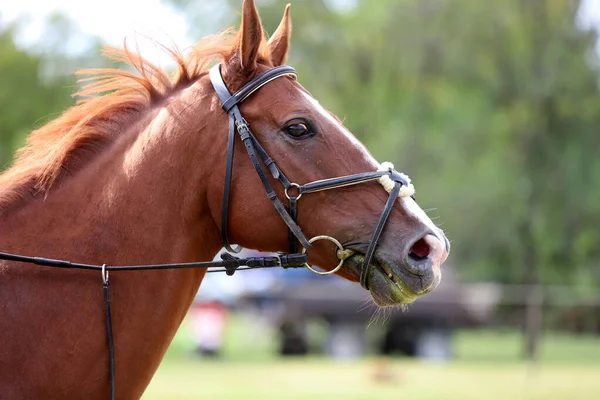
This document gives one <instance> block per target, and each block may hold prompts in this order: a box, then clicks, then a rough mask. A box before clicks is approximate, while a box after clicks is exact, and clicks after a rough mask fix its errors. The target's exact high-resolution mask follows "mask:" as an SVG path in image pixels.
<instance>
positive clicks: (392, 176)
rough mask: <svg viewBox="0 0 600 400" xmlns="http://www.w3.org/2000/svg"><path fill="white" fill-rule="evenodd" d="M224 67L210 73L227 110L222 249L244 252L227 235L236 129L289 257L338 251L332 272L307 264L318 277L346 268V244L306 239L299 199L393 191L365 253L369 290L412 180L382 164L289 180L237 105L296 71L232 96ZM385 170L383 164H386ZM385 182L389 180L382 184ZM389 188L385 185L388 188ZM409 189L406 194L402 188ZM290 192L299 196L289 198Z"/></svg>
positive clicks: (263, 77) (260, 80)
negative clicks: (284, 233)
mask: <svg viewBox="0 0 600 400" xmlns="http://www.w3.org/2000/svg"><path fill="white" fill-rule="evenodd" d="M220 67H221V64H218V65H215V66H214V67H213V68H211V70H210V73H209V75H210V81H211V82H212V85H213V87H214V88H215V91H216V92H217V95H218V96H219V99H220V100H221V103H222V108H223V110H224V111H225V112H226V113H227V114H228V115H229V136H228V144H227V161H226V167H225V185H224V190H223V206H222V211H221V240H222V243H223V246H224V247H225V248H226V249H227V250H228V251H230V252H233V253H237V252H239V251H240V247H236V248H233V247H232V246H231V244H230V243H229V239H228V235H227V226H228V215H229V195H230V192H231V177H232V172H233V154H234V145H235V131H236V130H237V132H238V134H239V137H240V139H241V140H242V143H243V144H244V146H245V148H246V151H247V152H248V156H249V157H250V160H251V161H252V164H253V165H254V169H255V170H256V173H257V174H258V177H259V178H260V181H261V182H262V184H263V186H264V188H265V191H266V193H267V197H268V198H269V200H271V202H272V203H273V206H274V207H275V210H276V211H277V212H278V213H279V215H280V216H281V218H282V219H283V221H284V222H285V223H286V225H287V226H288V231H289V233H288V236H289V253H290V254H295V253H297V252H298V246H297V242H300V244H301V245H302V247H303V250H302V253H303V254H304V253H305V252H306V250H307V249H309V248H310V247H311V244H312V243H313V242H315V241H316V240H320V239H326V240H330V241H332V242H333V243H334V244H335V245H336V246H337V247H338V258H339V259H340V262H339V263H338V265H337V266H336V267H335V268H334V269H332V270H330V271H318V270H315V269H314V268H313V267H311V266H310V265H309V264H308V263H305V267H306V268H308V269H309V270H310V271H312V272H314V273H316V274H319V275H328V274H332V273H334V272H337V271H338V270H339V269H340V268H341V267H342V264H343V263H344V257H343V256H340V255H341V254H343V253H344V248H343V246H342V244H341V243H340V242H339V241H338V240H336V239H335V238H333V237H331V236H327V235H320V236H315V237H313V238H311V239H310V240H308V239H307V238H306V236H305V235H304V233H303V232H302V229H301V228H300V227H299V226H298V223H297V219H298V215H297V214H298V200H300V197H302V195H304V194H308V193H314V192H319V191H323V190H329V189H336V188H340V187H344V186H350V185H357V184H359V183H364V182H369V181H373V180H380V181H381V182H382V184H383V185H384V187H385V188H386V190H388V191H389V192H390V195H389V197H388V200H387V202H386V204H385V207H384V208H383V212H382V213H381V216H380V217H379V222H378V223H377V227H376V228H375V231H374V232H373V235H372V236H371V241H370V243H369V247H368V248H367V252H366V254H365V257H364V262H363V266H362V268H361V271H360V284H361V286H362V287H363V288H365V289H367V290H368V289H369V272H370V271H369V270H370V265H371V260H372V259H373V255H374V254H375V249H376V247H377V242H378V241H379V237H380V236H381V232H382V231H383V228H384V226H385V223H386V222H387V220H388V217H389V215H390V213H391V211H392V207H393V205H394V202H395V200H396V197H405V196H411V197H412V196H414V189H413V187H412V185H411V184H410V180H409V179H408V177H407V176H406V175H404V174H401V173H399V172H397V171H395V170H394V169H393V166H392V165H391V164H390V163H384V164H386V165H384V168H383V170H380V171H375V172H365V173H360V174H355V175H347V176H342V177H338V178H330V179H323V180H318V181H314V182H310V183H307V184H304V185H299V184H297V183H293V182H292V181H290V180H289V179H288V178H287V177H286V176H285V174H284V173H283V172H282V171H281V170H280V169H279V167H278V166H277V164H276V163H275V161H274V160H273V159H272V158H271V157H270V156H269V154H268V153H267V152H266V151H265V149H264V148H263V147H262V146H261V145H260V143H259V142H258V140H256V137H255V136H254V135H253V134H252V131H251V130H250V126H249V124H248V122H247V121H246V120H245V119H244V117H243V116H242V113H241V111H240V109H239V107H238V105H239V104H240V103H241V102H243V101H244V100H246V99H247V98H248V97H249V96H251V95H252V93H254V92H256V91H257V90H258V89H260V88H261V87H263V86H264V85H266V84H268V83H269V82H271V81H273V80H275V79H277V78H280V77H284V76H288V77H292V78H294V79H295V78H296V70H295V69H294V68H292V67H290V66H287V65H283V66H278V67H274V68H272V69H270V70H268V71H266V72H263V73H262V74H260V75H258V76H257V77H256V78H254V79H252V80H251V81H250V82H248V83H246V84H245V85H244V86H243V87H242V88H241V89H240V90H238V91H237V92H235V93H234V94H233V95H232V94H231V93H230V92H229V89H228V88H227V85H226V84H225V82H224V81H223V77H222V75H221V68H220ZM263 165H264V166H266V167H267V168H268V169H269V171H270V172H271V175H272V177H273V178H274V179H276V180H278V181H279V182H280V183H281V184H282V185H283V188H284V193H285V196H286V197H287V199H288V208H287V209H286V208H285V206H284V205H283V203H282V202H281V200H280V199H279V197H277V193H276V192H275V190H274V189H273V186H272V185H271V182H270V181H269V178H268V177H267V173H266V172H265V170H264V168H263ZM382 165H383V164H382ZM386 178H387V181H384V179H386ZM386 185H387V186H386ZM403 188H404V189H405V190H404V191H402V189H403ZM292 189H295V190H294V191H295V192H296V194H291V193H290V192H291V191H292Z"/></svg>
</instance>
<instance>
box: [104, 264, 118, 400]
mask: <svg viewBox="0 0 600 400" xmlns="http://www.w3.org/2000/svg"><path fill="white" fill-rule="evenodd" d="M102 291H103V292H104V313H105V316H106V339H107V341H108V370H109V374H110V400H115V345H114V343H113V334H112V322H111V317H110V288H109V286H108V271H107V270H106V264H103V265H102Z"/></svg>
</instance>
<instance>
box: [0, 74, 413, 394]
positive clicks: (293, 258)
mask: <svg viewBox="0 0 600 400" xmlns="http://www.w3.org/2000/svg"><path fill="white" fill-rule="evenodd" d="M209 75H210V80H211V82H212V85H213V87H214V89H215V91H216V93H217V95H218V97H219V99H220V100H221V102H222V107H223V110H224V111H225V112H226V113H227V114H228V115H229V134H228V145H227V161H226V169H225V183H224V189H223V203H222V214H221V241H222V244H223V246H224V247H225V248H226V249H227V250H228V251H229V252H231V253H239V252H240V251H241V247H239V246H236V247H232V246H231V245H230V243H229V239H228V234H227V226H228V216H229V197H230V193H231V178H232V174H233V154H234V145H235V132H236V131H237V133H238V134H239V136H240V139H241V140H242V143H243V144H244V146H245V148H246V151H247V152H248V156H249V157H250V160H251V161H252V164H253V165H254V168H255V170H256V173H257V174H258V176H259V178H260V180H261V182H262V184H263V186H264V188H265V191H266V194H267V197H268V198H269V199H270V200H271V202H272V203H273V207H274V208H275V210H276V211H277V212H278V213H279V215H280V216H281V217H282V219H283V221H284V222H285V223H286V225H287V226H288V231H289V234H288V235H289V254H278V255H276V256H268V257H250V258H238V257H235V256H233V255H231V254H227V253H224V254H221V261H206V262H189V263H175V264H148V265H120V266H117V265H107V264H102V265H96V264H82V263H74V262H70V261H65V260H56V259H51V258H43V257H29V256H23V255H18V254H11V253H3V252H0V260H7V261H15V262H21V263H28V264H35V265H40V266H45V267H53V268H66V269H81V270H92V271H99V272H100V273H101V275H102V289H103V295H104V306H105V307H104V308H105V319H106V333H107V345H108V359H109V375H110V399H111V400H114V398H115V356H114V343H113V335H112V322H111V311H110V287H109V279H108V276H109V271H141V270H162V269H185V268H206V269H208V268H215V267H216V268H218V269H211V270H207V272H225V273H226V274H227V275H233V274H234V273H235V272H236V271H238V270H247V269H256V268H273V267H282V268H301V267H306V268H308V269H309V270H310V271H312V272H314V273H316V274H318V275H330V274H333V273H335V272H337V271H338V270H339V269H340V268H341V267H342V264H343V263H344V260H345V259H346V258H348V257H349V256H351V255H352V254H353V253H354V252H353V251H352V250H346V249H344V247H343V245H342V244H341V243H340V242H339V241H338V240H337V239H335V238H333V237H331V236H327V235H320V236H315V237H313V238H311V239H307V237H306V236H305V235H304V233H303V232H302V229H301V228H300V226H298V223H297V219H298V211H297V210H298V200H300V198H301V197H302V196H303V195H304V194H309V193H315V192H319V191H322V190H330V189H336V188H341V187H344V186H350V185H357V184H360V183H365V182H370V181H375V180H377V181H378V182H379V183H381V184H382V185H383V187H384V188H385V189H386V191H388V192H389V193H390V195H389V197H388V200H387V202H386V204H385V206H384V208H383V211H382V213H381V216H380V218H379V222H378V224H377V226H376V228H375V231H374V232H373V235H372V236H371V241H370V243H369V247H368V249H367V252H366V254H365V257H364V262H363V266H362V268H361V272H360V284H361V286H362V287H363V288H365V289H367V290H368V289H369V271H370V268H371V261H372V259H373V256H374V254H375V250H376V247H377V242H378V241H379V237H380V236H381V233H382V232H383V228H384V227H385V223H386V222H387V219H388V217H389V215H390V213H391V211H392V207H393V205H394V203H395V201H396V198H397V197H408V196H410V197H413V198H414V188H413V186H412V184H411V183H410V179H409V178H408V177H407V176H406V175H404V174H402V173H399V172H397V171H395V170H394V167H393V165H392V164H391V163H383V164H381V167H380V170H379V171H373V172H365V173H360V174H354V175H347V176H341V177H337V178H329V179H322V180H317V181H314V182H310V183H307V184H304V185H299V184H297V183H293V182H292V181H290V180H289V179H288V178H287V177H286V176H285V175H284V174H283V172H282V171H281V170H280V169H279V167H278V166H277V164H276V163H275V161H274V160H273V159H272V158H271V157H270V156H269V155H268V153H267V152H266V151H265V150H264V148H263V147H262V146H261V145H260V143H259V142H258V140H256V137H255V136H254V135H253V134H252V132H251V130H250V126H249V124H248V122H247V121H246V120H245V119H244V117H243V116H242V114H241V112H240V109H239V107H238V104H239V103H241V102H242V101H244V100H245V99H247V98H248V97H249V96H251V95H252V94H253V93H254V92H256V91H257V90H258V89H260V88H261V87H263V86H264V85H266V84H267V83H269V82H271V81H273V80H275V79H277V78H280V77H283V76H290V77H292V78H295V77H296V70H295V69H294V68H292V67H289V66H279V67H275V68H272V69H270V70H268V71H266V72H264V73H262V74H260V75H259V76H257V77H256V78H254V79H252V80H251V81H250V82H248V83H247V84H246V85H244V87H242V88H241V89H240V90H238V91H237V92H236V93H234V94H233V95H232V94H231V93H230V92H229V89H228V88H227V85H226V84H225V82H224V81H223V77H222V76H221V71H220V64H218V65H216V66H214V67H213V68H212V69H211V70H210V73H209ZM263 165H264V166H265V167H266V168H267V169H268V170H269V172H270V173H271V176H272V177H273V178H274V179H276V180H278V181H279V182H280V183H281V184H282V185H283V188H284V193H285V197H286V198H287V199H288V207H287V208H286V207H285V206H284V205H283V203H282V202H281V200H280V199H279V198H278V196H277V193H276V192H275V190H274V189H273V186H272V185H271V182H270V181H269V178H268V176H267V173H266V172H265V169H264V167H263ZM292 191H293V192H295V194H292V193H291V192H292ZM317 240H329V241H331V242H333V243H334V244H335V245H336V246H337V249H338V251H337V257H338V259H339V260H340V262H339V264H338V265H337V266H336V267H335V268H334V269H332V270H330V271H318V270H316V269H314V268H313V267H312V266H310V265H309V264H308V255H307V254H306V252H307V250H308V249H310V248H311V244H312V243H313V242H315V241H317ZM298 242H300V244H301V245H302V247H303V249H302V251H301V252H300V253H298Z"/></svg>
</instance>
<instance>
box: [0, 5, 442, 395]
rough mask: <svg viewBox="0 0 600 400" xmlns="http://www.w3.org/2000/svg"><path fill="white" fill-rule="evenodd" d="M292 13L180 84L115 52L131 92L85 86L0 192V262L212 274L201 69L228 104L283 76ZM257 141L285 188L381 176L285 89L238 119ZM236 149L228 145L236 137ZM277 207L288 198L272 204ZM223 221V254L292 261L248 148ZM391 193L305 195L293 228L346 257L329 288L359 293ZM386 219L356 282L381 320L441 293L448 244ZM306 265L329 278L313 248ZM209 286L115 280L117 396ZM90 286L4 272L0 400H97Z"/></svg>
mask: <svg viewBox="0 0 600 400" xmlns="http://www.w3.org/2000/svg"><path fill="white" fill-rule="evenodd" d="M288 10H289V9H288V8H286V11H285V13H284V17H283V19H282V22H281V24H280V25H279V27H278V28H277V30H276V32H275V33H274V34H273V36H272V37H271V38H270V39H269V40H268V41H266V39H264V38H263V27H262V25H261V22H260V19H259V16H258V13H257V11H256V9H255V7H254V4H253V2H252V1H250V0H245V1H244V5H243V12H242V22H241V27H240V30H239V32H238V33H237V34H234V35H228V34H222V35H218V36H216V37H212V38H209V39H206V40H204V41H203V42H201V43H200V44H199V45H197V46H196V47H195V48H193V49H192V51H191V52H190V54H189V55H188V56H186V57H185V58H184V57H183V56H182V55H181V53H180V52H178V51H177V50H170V53H171V55H172V56H173V58H174V60H175V61H176V62H177V64H178V73H177V74H176V75H175V76H174V77H173V78H170V77H169V76H168V75H166V74H165V73H163V72H162V71H161V70H160V69H159V68H157V67H156V66H154V65H152V64H150V63H149V62H147V61H145V60H144V59H142V58H141V56H139V55H138V54H133V53H130V52H129V51H127V49H126V48H125V50H122V51H117V50H111V51H110V53H111V55H112V56H113V57H114V58H117V59H118V60H121V61H127V62H129V63H130V64H131V65H132V66H134V67H135V68H136V69H137V71H138V72H139V74H138V75H135V74H132V73H129V72H126V71H120V70H96V71H87V73H88V74H90V73H91V75H92V76H91V78H90V79H91V81H89V82H91V83H89V82H88V85H87V86H86V87H84V89H83V91H82V93H80V94H82V95H83V97H84V99H83V100H82V101H81V102H80V103H79V104H77V105H75V106H73V107H72V108H70V109H68V110H67V111H66V112H65V113H64V114H63V115H62V116H60V117H59V118H57V119H56V120H54V121H53V122H50V123H49V124H48V125H46V126H44V127H42V128H41V129H39V130H37V131H35V132H33V133H32V134H31V135H30V137H29V139H28V143H27V145H26V146H25V147H24V148H23V149H21V150H20V151H19V153H18V155H17V158H16V161H15V162H14V165H13V166H12V167H11V168H10V169H8V170H7V171H6V172H5V173H4V174H3V175H2V176H1V177H0V221H1V222H0V250H1V251H3V252H12V253H18V254H26V255H32V256H42V257H52V258H56V259H66V260H72V261H79V262H87V263H96V264H97V263H107V264H109V265H110V264H113V265H123V264H130V265H131V264H142V263H145V264H149V263H173V262H189V261H197V260H211V259H212V258H213V257H214V255H215V254H216V253H217V252H218V251H219V249H220V248H221V240H220V233H221V230H222V229H224V228H225V227H222V226H221V219H220V215H221V208H222V197H223V187H224V179H225V178H224V171H225V163H226V153H227V138H228V135H227V132H228V116H227V114H226V113H224V112H223V110H222V108H221V101H220V99H219V97H218V96H217V94H216V92H215V89H214V88H213V86H212V84H211V81H210V78H209V75H208V73H207V69H206V67H207V66H208V65H209V64H211V63H214V62H216V61H218V62H221V73H222V76H223V80H224V82H225V83H226V85H227V86H228V87H229V89H230V90H232V91H234V90H237V89H239V88H240V87H242V86H243V85H244V84H246V83H247V82H248V81H249V80H251V79H252V78H253V77H255V76H257V75H259V74H261V73H263V72H265V71H268V70H270V69H272V68H274V67H276V66H279V65H282V64H283V63H284V62H285V60H286V58H287V53H288V46H289V37H290V30H291V25H290V21H289V12H288ZM240 110H241V112H242V114H243V116H244V118H245V119H246V120H247V121H248V123H249V124H250V126H251V127H252V131H253V133H254V135H255V136H256V139H257V140H258V142H259V143H261V144H262V145H263V147H264V149H265V150H266V151H267V152H268V153H269V154H270V155H271V156H273V157H274V158H275V159H276V161H277V164H278V165H279V167H280V169H281V170H282V171H283V172H284V173H285V174H286V175H287V176H288V177H290V179H293V181H294V182H300V183H305V182H311V181H314V180H318V179H324V178H330V177H339V176H344V175H351V174H357V173H363V172H370V171H376V170H377V169H378V167H379V163H378V162H377V161H375V159H374V158H373V157H372V156H371V155H370V154H369V152H368V151H367V150H366V149H365V148H364V146H363V145H362V144H361V143H360V142H359V141H358V140H356V139H355V138H354V136H352V134H351V133H350V132H348V131H347V130H346V129H345V128H344V127H343V126H342V124H341V122H340V121H339V120H338V119H337V118H336V117H335V116H333V115H331V114H330V113H328V112H327V111H326V110H324V109H323V108H322V107H321V106H320V105H319V103H318V102H317V101H316V100H314V99H313V98H312V97H311V95H310V94H309V93H308V92H307V91H306V90H305V89H304V88H302V86H300V84H299V83H298V82H297V81H296V80H295V79H293V78H291V77H281V78H279V79H276V80H274V81H273V82H270V83H268V84H267V85H265V86H264V87H262V88H261V89H260V90H258V91H256V93H254V94H252V96H250V97H249V98H248V99H247V100H246V101H244V102H243V103H242V104H241V105H240ZM236 140H237V141H238V142H239V138H236ZM275 183H277V182H276V181H274V182H273V186H274V187H276V191H277V195H278V196H279V197H280V198H282V199H283V198H284V195H285V194H284V193H283V190H282V189H281V187H279V186H277V185H275ZM231 188H232V189H231V195H230V201H229V203H230V206H229V213H230V219H229V221H230V222H229V229H228V230H229V235H230V239H231V242H232V243H237V244H240V245H242V246H244V247H247V248H253V249H259V250H263V251H269V252H277V251H284V250H286V249H287V245H288V241H287V226H286V225H285V224H284V223H283V222H282V220H281V218H280V216H279V215H278V214H277V212H275V211H274V209H273V206H272V204H271V201H270V200H269V199H268V198H267V197H266V196H265V195H264V189H263V187H262V185H261V182H260V180H259V179H258V177H257V175H256V172H255V170H254V167H253V165H252V163H251V162H250V159H249V157H248V155H247V154H246V152H245V149H244V148H243V146H242V145H241V143H238V145H237V146H236V147H235V157H234V168H233V179H232V186H231ZM387 199H388V194H387V193H386V191H385V190H383V189H382V188H381V186H380V185H379V184H378V183H377V182H375V181H370V182H367V183H363V184H360V185H355V186H349V187H342V188H339V189H336V190H329V191H323V192H318V193H314V194H310V195H307V196H306V197H305V198H303V200H302V202H301V203H300V204H299V217H298V225H299V226H301V227H302V230H303V232H304V233H305V234H306V235H307V237H313V236H316V235H329V236H331V237H334V238H337V239H338V240H339V241H340V242H342V243H343V244H344V246H348V247H349V248H352V249H353V250H354V251H355V253H354V254H353V255H352V256H351V257H349V258H348V259H347V260H346V262H345V264H344V265H343V267H342V268H341V269H340V270H339V271H337V274H339V275H341V276H343V277H344V278H346V279H349V280H352V281H357V280H358V279H359V275H360V267H361V261H362V260H364V256H363V254H364V252H365V249H366V247H367V245H368V243H369V241H370V240H371V235H372V233H373V231H374V229H375V226H376V225H377V222H378V218H379V215H380V214H381V210H382V208H383V207H384V205H385V204H386V201H387ZM392 204H393V209H392V210H391V214H390V215H389V218H388V221H387V224H386V225H385V230H384V231H383V234H382V236H381V240H380V241H379V244H378V246H377V251H376V252H375V256H374V259H373V268H371V269H370V272H369V275H370V276H369V279H370V284H369V290H370V292H371V295H372V297H373V299H374V301H375V302H376V303H377V304H378V305H380V306H392V305H397V304H405V303H409V302H412V301H414V299H415V298H417V297H418V296H420V295H422V294H424V293H427V292H429V291H431V290H432V289H433V288H435V286H436V285H437V284H438V282H439V280H440V276H441V273H440V266H441V264H442V263H443V262H444V260H445V259H446V257H447V253H448V244H447V240H446V238H445V236H444V234H443V233H442V231H441V230H439V229H438V228H436V227H435V225H434V224H433V223H432V222H431V220H430V219H429V218H428V217H427V216H426V215H425V213H424V212H423V211H422V210H421V209H420V208H419V207H418V206H417V204H416V203H415V201H414V200H413V199H412V198H410V197H401V198H400V199H398V200H397V201H395V203H392ZM309 260H310V262H311V263H312V264H315V265H318V266H319V267H320V268H322V269H324V270H331V269H332V268H334V267H335V265H336V264H337V263H338V260H337V258H336V252H335V246H333V245H332V244H331V243H329V242H318V243H315V245H314V246H313V247H311V249H310V250H309ZM204 273H205V270H202V269H186V270H160V271H135V272H121V273H120V272H118V271H117V272H115V273H113V274H111V278H110V279H111V288H112V289H111V293H112V294H111V303H112V325H113V332H114V347H115V353H116V360H115V362H116V382H117V386H116V394H117V397H118V398H120V399H131V398H139V397H140V396H141V395H142V393H143V392H144V389H145V388H146V386H147V385H148V383H149V382H150V380H151V378H152V376H153V374H154V372H155V371H156V369H157V367H158V366H159V363H160V361H161V359H162V357H163V355H164V353H165V351H166V350H167V347H168V346H169V343H170V341H171V340H172V338H173V335H174V334H175V332H176V330H177V328H178V327H179V325H180V323H181V321H182V320H183V318H184V316H185V314H186V312H187V310H188V308H189V306H190V304H191V302H192V299H193V298H194V295H195V293H196V291H197V290H198V288H199V286H200V282H201V281H202V278H203V276H204ZM100 278H101V276H100V274H98V273H96V272H93V271H81V270H62V269H53V268H46V267H40V266H36V265H29V264H24V263H17V262H13V261H2V262H1V263H0V398H2V399H49V398H56V399H59V398H60V399H106V398H108V397H109V385H108V380H109V377H108V369H107V364H108V362H107V360H108V358H107V357H108V355H107V343H106V327H105V319H104V305H103V301H102V293H101V280H100Z"/></svg>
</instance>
